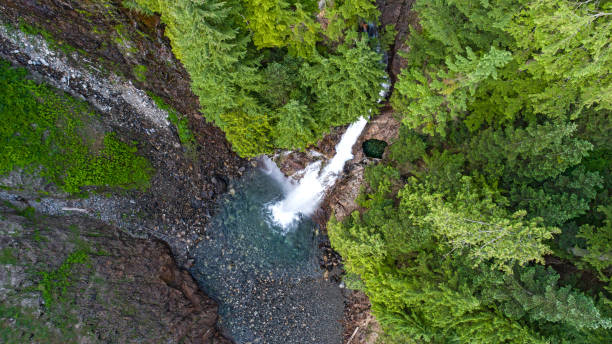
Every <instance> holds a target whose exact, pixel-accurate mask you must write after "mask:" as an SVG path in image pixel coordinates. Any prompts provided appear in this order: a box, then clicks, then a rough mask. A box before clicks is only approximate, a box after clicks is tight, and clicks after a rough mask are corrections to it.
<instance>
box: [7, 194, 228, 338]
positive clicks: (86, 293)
mask: <svg viewBox="0 0 612 344" xmlns="http://www.w3.org/2000/svg"><path fill="white" fill-rule="evenodd" d="M216 320H217V306H216V304H215V302H214V301H212V300H211V299H209V298H208V297H206V295H204V294H203V293H202V292H200V291H199V290H198V287H197V284H196V283H195V281H194V280H193V279H192V278H191V276H190V275H189V273H188V272H187V271H185V270H181V269H180V268H179V267H178V266H177V264H176V262H175V261H174V259H173V258H172V255H171V251H170V249H169V248H168V246H167V245H166V244H164V243H162V242H161V241H157V240H145V239H134V238H133V237H130V236H129V235H128V234H126V233H124V232H123V231H121V230H119V229H118V228H116V227H112V226H109V225H107V224H105V223H104V222H102V221H98V220H93V219H90V218H86V217H82V216H63V217H48V216H43V215H42V214H39V213H36V212H34V210H33V209H32V208H21V205H20V204H12V203H5V204H4V205H2V206H0V338H2V342H3V343H67V342H73V343H136V342H138V343H143V342H148V343H153V342H155V343H160V342H170V343H179V342H182V343H194V344H195V343H219V344H220V343H229V342H228V341H226V340H224V339H223V338H221V337H219V335H218V333H217V329H216Z"/></svg>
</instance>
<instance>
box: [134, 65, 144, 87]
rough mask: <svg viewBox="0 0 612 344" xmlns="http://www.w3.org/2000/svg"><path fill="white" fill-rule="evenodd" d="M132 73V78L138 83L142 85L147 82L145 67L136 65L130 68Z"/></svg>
mask: <svg viewBox="0 0 612 344" xmlns="http://www.w3.org/2000/svg"><path fill="white" fill-rule="evenodd" d="M132 73H134V77H135V78H136V80H138V81H139V82H142V83H144V82H146V81H147V66H143V65H136V66H134V68H132Z"/></svg>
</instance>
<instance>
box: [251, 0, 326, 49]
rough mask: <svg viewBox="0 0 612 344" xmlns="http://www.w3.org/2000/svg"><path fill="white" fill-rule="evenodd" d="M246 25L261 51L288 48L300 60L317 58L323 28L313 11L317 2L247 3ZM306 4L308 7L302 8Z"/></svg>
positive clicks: (260, 0)
mask: <svg viewBox="0 0 612 344" xmlns="http://www.w3.org/2000/svg"><path fill="white" fill-rule="evenodd" d="M242 2H243V6H244V10H245V21H246V24H247V26H248V27H249V29H251V30H253V43H254V44H255V45H256V46H257V47H258V48H260V49H261V48H278V47H287V48H288V49H289V52H290V53H292V54H293V55H296V56H300V57H305V58H308V57H311V56H313V55H314V54H316V50H315V45H316V43H317V41H318V40H319V37H318V35H319V32H320V24H319V23H318V22H317V21H316V20H315V18H314V14H313V11H312V9H313V8H315V7H316V1H312V0H311V1H301V2H300V1H285V0H280V1H278V0H248V1H247V0H243V1H242ZM302 3H304V4H302Z"/></svg>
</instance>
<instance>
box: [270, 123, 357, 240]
mask: <svg viewBox="0 0 612 344" xmlns="http://www.w3.org/2000/svg"><path fill="white" fill-rule="evenodd" d="M367 122H368V121H367V120H366V119H365V118H363V117H360V118H359V119H358V120H357V121H356V122H354V123H352V124H351V125H350V126H349V127H348V129H347V130H346V132H345V133H344V134H343V135H342V138H341V139H340V142H338V144H337V145H336V154H335V155H334V157H333V158H332V159H331V160H329V162H328V163H327V164H326V165H325V166H324V167H323V169H321V161H316V162H313V163H312V164H310V165H308V166H306V168H305V169H304V171H302V174H303V177H302V179H300V180H299V182H293V181H292V180H290V179H288V178H286V177H285V176H284V175H283V173H282V172H281V171H280V170H279V168H278V167H277V166H276V164H274V162H272V161H271V160H270V159H268V158H264V166H265V171H266V173H267V174H268V175H269V176H271V177H272V178H274V179H275V180H276V181H277V182H279V183H280V184H281V186H282V187H283V190H284V191H285V198H284V199H283V200H281V201H278V202H276V203H273V204H270V205H269V206H268V210H269V211H270V214H271V218H272V221H273V222H274V223H275V224H276V225H278V226H280V227H281V228H283V230H284V231H285V232H287V231H289V230H290V229H291V226H292V225H293V224H295V223H296V222H298V221H299V219H300V217H301V216H310V215H312V214H313V213H314V211H315V210H316V209H317V207H318V206H319V204H320V203H321V200H322V199H323V196H324V195H325V191H326V190H327V189H329V188H330V187H332V186H333V185H334V184H335V182H336V180H337V179H338V176H339V175H340V174H341V173H342V170H343V168H344V164H345V163H346V162H347V161H348V160H350V159H352V158H353V153H352V150H353V145H354V144H355V142H357V139H358V138H359V136H360V135H361V132H362V131H363V129H364V128H365V126H366V124H367Z"/></svg>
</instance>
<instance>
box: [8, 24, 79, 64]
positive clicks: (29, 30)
mask: <svg viewBox="0 0 612 344" xmlns="http://www.w3.org/2000/svg"><path fill="white" fill-rule="evenodd" d="M19 30H21V31H22V32H23V33H26V34H28V35H33V36H40V37H42V38H43V39H44V40H45V41H46V42H47V44H49V47H50V48H51V49H53V50H61V51H63V52H64V53H65V54H67V55H69V54H71V53H73V52H75V51H77V49H76V48H74V47H73V46H71V45H70V44H67V43H65V42H61V41H57V40H56V39H55V37H53V35H52V34H51V33H50V32H49V31H47V30H45V29H43V28H40V27H37V26H34V25H31V24H28V23H26V22H25V21H24V20H23V19H20V20H19Z"/></svg>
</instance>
